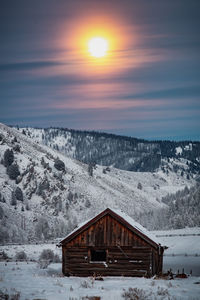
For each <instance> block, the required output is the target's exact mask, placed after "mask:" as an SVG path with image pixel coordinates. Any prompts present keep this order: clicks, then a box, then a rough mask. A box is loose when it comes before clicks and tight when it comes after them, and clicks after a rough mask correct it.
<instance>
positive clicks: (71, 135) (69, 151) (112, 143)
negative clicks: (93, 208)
mask: <svg viewBox="0 0 200 300" xmlns="http://www.w3.org/2000/svg"><path fill="white" fill-rule="evenodd" d="M19 131H21V132H23V133H24V134H26V135H27V136H30V137H31V138H33V139H34V140H36V141H38V142H40V143H42V144H44V145H47V146H50V147H51V148H53V149H55V150H58V151H60V152H62V153H64V154H65V155H67V156H70V157H72V158H75V159H78V160H80V161H82V162H85V163H93V162H96V163H97V164H100V165H104V166H111V165H112V166H113V167H116V168H119V169H122V170H129V171H140V172H153V171H155V170H156V169H158V168H159V167H161V166H163V167H164V168H166V160H169V159H174V160H176V161H177V160H179V161H180V162H182V161H184V163H185V162H186V161H187V174H186V175H188V176H191V175H192V174H200V142H189V141H183V142H171V141H152V142H150V141H147V140H142V139H136V138H131V137H125V136H118V135H113V134H106V133H99V132H88V131H78V130H70V129H64V128H46V129H36V128H19ZM175 165H176V166H175V169H174V171H176V172H180V173H181V172H182V173H184V171H185V170H184V168H182V166H181V164H176V163H175Z"/></svg>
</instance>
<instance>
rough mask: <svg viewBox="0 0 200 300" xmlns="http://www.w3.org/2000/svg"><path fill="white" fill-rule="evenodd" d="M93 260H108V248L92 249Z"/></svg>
mask: <svg viewBox="0 0 200 300" xmlns="http://www.w3.org/2000/svg"><path fill="white" fill-rule="evenodd" d="M91 261H106V250H91Z"/></svg>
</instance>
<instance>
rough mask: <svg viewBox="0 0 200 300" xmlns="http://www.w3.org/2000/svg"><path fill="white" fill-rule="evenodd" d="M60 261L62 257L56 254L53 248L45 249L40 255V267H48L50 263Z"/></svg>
mask: <svg viewBox="0 0 200 300" xmlns="http://www.w3.org/2000/svg"><path fill="white" fill-rule="evenodd" d="M52 262H54V263H58V262H60V258H59V256H58V255H57V254H54V252H53V250H51V249H44V250H43V251H42V252H41V254H40V257H39V260H38V265H39V268H40V269H46V268H47V267H48V266H49V265H50V263H52Z"/></svg>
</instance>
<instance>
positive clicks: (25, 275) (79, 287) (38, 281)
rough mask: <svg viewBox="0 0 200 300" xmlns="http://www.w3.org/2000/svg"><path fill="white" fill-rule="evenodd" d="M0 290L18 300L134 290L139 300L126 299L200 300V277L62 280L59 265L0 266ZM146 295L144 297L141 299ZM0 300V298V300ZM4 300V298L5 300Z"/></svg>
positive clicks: (119, 296)
mask: <svg viewBox="0 0 200 300" xmlns="http://www.w3.org/2000/svg"><path fill="white" fill-rule="evenodd" d="M0 270H1V275H0V290H1V291H3V292H4V293H8V294H10V295H11V294H16V293H17V292H19V293H20V300H25V299H27V300H28V299H29V300H31V299H47V300H57V299H58V300H68V299H69V300H72V299H73V300H76V299H77V300H79V299H84V300H86V299H88V298H85V297H87V296H88V297H91V296H96V297H97V296H99V297H101V298H100V299H102V300H103V299H105V300H108V299H109V300H112V299H113V300H118V299H126V298H123V297H122V294H123V293H124V290H128V289H129V288H137V289H140V290H135V292H136V293H138V295H142V294H143V297H140V298H127V299H130V300H131V299H163V300H164V299H188V300H189V299H190V300H197V299H200V277H199V278H198V277H190V278H188V279H175V280H170V281H169V280H156V279H153V278H151V279H146V278H130V277H128V278H125V277H116V278H115V277H108V278H104V280H103V281H95V280H93V278H79V277H69V278H68V277H63V276H62V273H61V264H52V265H50V266H49V267H48V269H46V270H41V269H39V268H38V267H37V264H36V263H28V264H27V263H25V262H20V263H17V264H16V263H15V262H9V263H7V264H5V262H1V263H0ZM144 296H146V297H144ZM0 299H1V298H0ZM5 299H6V298H5Z"/></svg>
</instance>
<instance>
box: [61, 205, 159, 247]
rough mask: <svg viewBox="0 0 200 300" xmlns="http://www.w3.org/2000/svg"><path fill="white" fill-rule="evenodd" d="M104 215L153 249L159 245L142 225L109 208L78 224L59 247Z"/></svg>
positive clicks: (120, 211)
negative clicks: (110, 217) (111, 218)
mask: <svg viewBox="0 0 200 300" xmlns="http://www.w3.org/2000/svg"><path fill="white" fill-rule="evenodd" d="M106 215H110V216H112V217H113V218H114V219H116V220H117V221H118V222H120V223H121V224H123V225H124V226H125V227H127V228H128V229H130V230H131V231H132V232H134V233H135V234H137V235H138V236H139V237H140V238H142V239H143V240H145V241H146V242H148V243H149V244H151V245H152V246H153V247H155V248H157V247H158V246H159V245H160V243H159V241H158V240H157V238H156V237H155V236H154V235H153V234H152V233H150V232H149V231H148V230H147V229H146V228H144V227H143V226H142V225H140V224H139V223H137V222H136V221H134V220H133V219H132V218H131V217H130V216H128V215H127V214H126V213H124V212H123V211H122V210H118V209H111V208H107V209H105V210H104V211H102V212H101V213H99V214H98V215H97V216H95V217H93V218H91V219H89V220H87V221H85V222H83V223H81V224H79V226H78V227H76V228H75V229H74V230H73V231H72V232H71V233H69V234H68V235H67V236H66V237H65V238H64V239H63V240H62V241H61V242H60V245H63V244H66V243H68V242H70V241H71V240H72V239H74V238H75V237H76V236H77V235H78V234H80V233H82V232H83V231H84V230H86V229H87V228H88V227H90V226H91V225H92V224H94V223H95V222H97V221H98V220H99V219H101V218H102V217H104V216H106Z"/></svg>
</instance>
